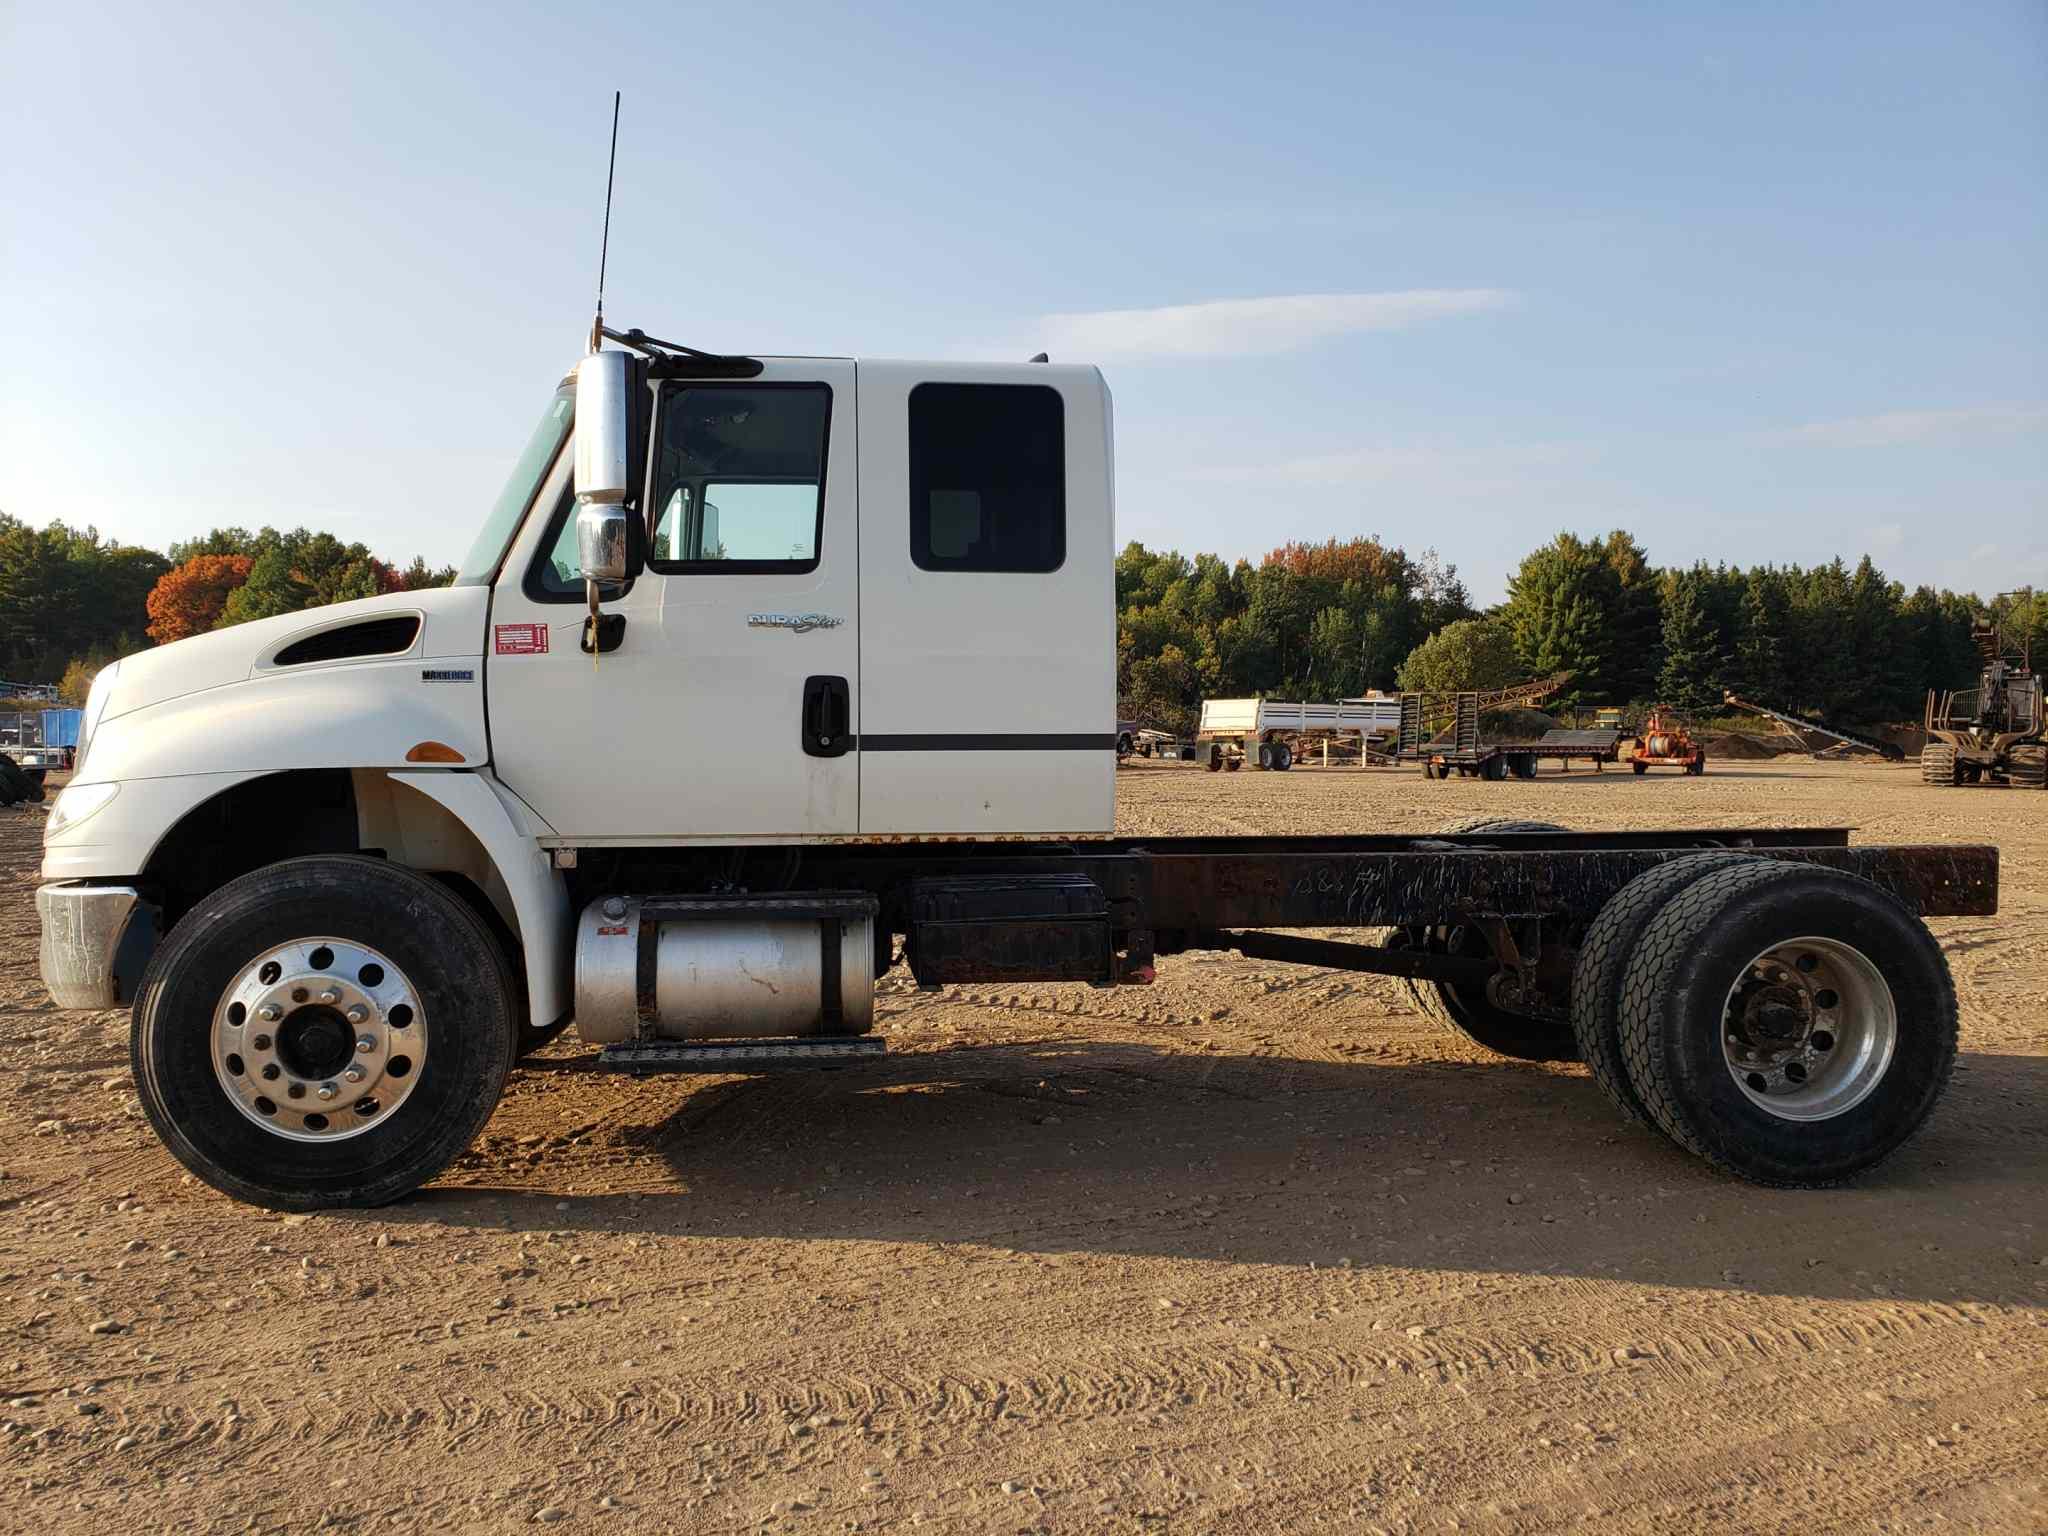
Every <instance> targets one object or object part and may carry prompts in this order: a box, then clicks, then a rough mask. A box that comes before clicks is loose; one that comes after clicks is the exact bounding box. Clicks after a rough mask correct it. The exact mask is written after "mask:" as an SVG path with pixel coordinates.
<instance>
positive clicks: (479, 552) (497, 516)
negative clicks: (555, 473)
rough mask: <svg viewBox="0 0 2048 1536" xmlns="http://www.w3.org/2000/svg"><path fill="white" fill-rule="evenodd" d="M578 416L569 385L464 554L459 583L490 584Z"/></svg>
mask: <svg viewBox="0 0 2048 1536" xmlns="http://www.w3.org/2000/svg"><path fill="white" fill-rule="evenodd" d="M575 418H576V391H575V388H574V387H573V386H571V385H567V384H565V385H564V386H563V387H562V388H560V389H558V390H556V391H555V398H554V399H552V400H550V401H549V402H548V408H547V410H546V411H544V412H542V413H541V418H540V424H539V425H538V426H536V427H535V428H534V429H533V436H532V437H531V438H529V439H528V440H527V444H526V450H525V451H524V452H523V453H521V454H520V455H519V462H518V463H516V464H514V465H513V466H512V474H511V476H510V477H509V478H508V479H507V480H506V481H505V488H504V489H503V490H502V491H500V492H498V500H497V503H496V504H495V505H494V506H493V507H492V508H491V515H490V516H489V517H487V518H485V519H484V525H483V527H482V528H480V529H478V530H477V535H476V542H475V543H474V544H471V545H470V546H469V553H468V554H467V555H465V556H463V560H462V569H461V570H460V571H458V572H457V573H456V575H455V585H456V586H458V587H481V586H487V585H489V583H490V580H491V577H492V576H493V575H495V574H496V573H497V569H498V561H499V560H501V559H502V558H504V554H505V546H506V545H507V544H508V543H510V542H511V540H512V532H513V530H514V529H516V528H517V527H518V526H519V519H520V518H521V517H523V516H524V515H525V513H526V509H527V507H528V506H530V505H531V504H532V502H533V496H534V492H536V491H538V490H539V489H540V483H541V481H542V480H543V479H545V478H546V477H547V472H548V469H549V467H550V466H551V465H553V464H554V462H555V455H556V454H558V453H560V452H561V451H562V444H563V443H564V442H566V441H567V440H568V437H569V428H570V426H571V424H572V423H573V422H574V421H575Z"/></svg>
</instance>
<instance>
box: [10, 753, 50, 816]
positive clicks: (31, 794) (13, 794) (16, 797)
mask: <svg viewBox="0 0 2048 1536" xmlns="http://www.w3.org/2000/svg"><path fill="white" fill-rule="evenodd" d="M42 798H43V786H42V785H41V784H39V783H37V782H36V781H35V780H34V779H32V778H30V777H29V776H28V775H27V774H26V773H23V772H22V771H21V765H20V764H19V763H17V762H15V760H14V759H13V758H11V757H9V756H8V755H7V754H6V753H5V752H0V805H16V804H19V803H20V802H22V801H28V802H30V803H34V802H35V801H38V800H41V799H42Z"/></svg>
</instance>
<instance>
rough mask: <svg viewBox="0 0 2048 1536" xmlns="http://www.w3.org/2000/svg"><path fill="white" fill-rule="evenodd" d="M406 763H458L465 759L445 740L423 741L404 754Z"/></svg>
mask: <svg viewBox="0 0 2048 1536" xmlns="http://www.w3.org/2000/svg"><path fill="white" fill-rule="evenodd" d="M405 760H406V761H407V762H408V763H460V762H466V761H467V759H466V758H464V757H463V755H462V754H461V753H460V752H458V751H456V750H455V749H454V748H453V747H451V746H449V745H448V744H447V743H446V742H445V741H423V742H421V743H420V744H419V745H418V746H416V747H414V748H413V749H412V750H411V751H410V752H408V753H406V754H405Z"/></svg>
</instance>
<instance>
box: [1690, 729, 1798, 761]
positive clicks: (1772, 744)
mask: <svg viewBox="0 0 2048 1536" xmlns="http://www.w3.org/2000/svg"><path fill="white" fill-rule="evenodd" d="M1700 745H1701V746H1703V747H1705V748H1706V749H1707V756H1708V757H1709V758H1717V759H1719V760H1720V761H1721V762H1724V763H1730V762H1760V761H1763V760H1764V759H1767V758H1773V757H1782V756H1783V755H1784V754H1786V753H1787V752H1797V753H1800V754H1802V755H1804V753H1805V751H1806V749H1805V748H1804V747H1802V746H1800V745H1799V744H1798V743H1797V742H1795V741H1793V740H1792V739H1791V738H1789V737H1786V736H1752V735H1750V734H1749V733H1748V732H1747V731H1724V732H1722V733H1721V734H1720V735H1718V736H1702V737H1701V738H1700Z"/></svg>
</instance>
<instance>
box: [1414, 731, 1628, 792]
mask: <svg viewBox="0 0 2048 1536" xmlns="http://www.w3.org/2000/svg"><path fill="white" fill-rule="evenodd" d="M1617 740H1618V738H1617V737H1616V736H1615V735H1614V733H1613V732H1611V731H1546V732H1545V733H1544V734H1543V735H1541V736H1539V737H1538V738H1536V740H1534V741H1493V742H1484V743H1481V744H1480V745H1479V746H1476V747H1473V748H1471V749H1469V750H1466V751H1462V752H1461V751H1458V750H1457V749H1455V748H1450V747H1447V748H1444V749H1442V750H1431V749H1429V748H1427V747H1425V748H1423V749H1422V750H1420V751H1419V752H1415V753H1411V754H1409V757H1410V759H1411V760H1413V761H1419V762H1420V763H1421V765H1422V772H1423V776H1424V777H1425V778H1435V779H1448V778H1449V777H1450V776H1451V775H1452V774H1453V773H1456V774H1458V775H1459V776H1460V777H1462V778H1479V779H1490V780H1496V781H1498V780H1501V779H1508V778H1515V779H1533V778H1535V777H1536V768H1537V765H1538V764H1539V763H1544V762H1554V763H1561V764H1563V765H1564V766H1565V767H1566V768H1567V769H1569V768H1570V766H1571V765H1572V764H1573V763H1577V762H1585V763H1591V764H1592V765H1593V771H1594V772H1595V773H1598V772H1600V768H1601V765H1602V764H1603V763H1611V762H1613V761H1615V758H1616V752H1617V745H1616V743H1617Z"/></svg>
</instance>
